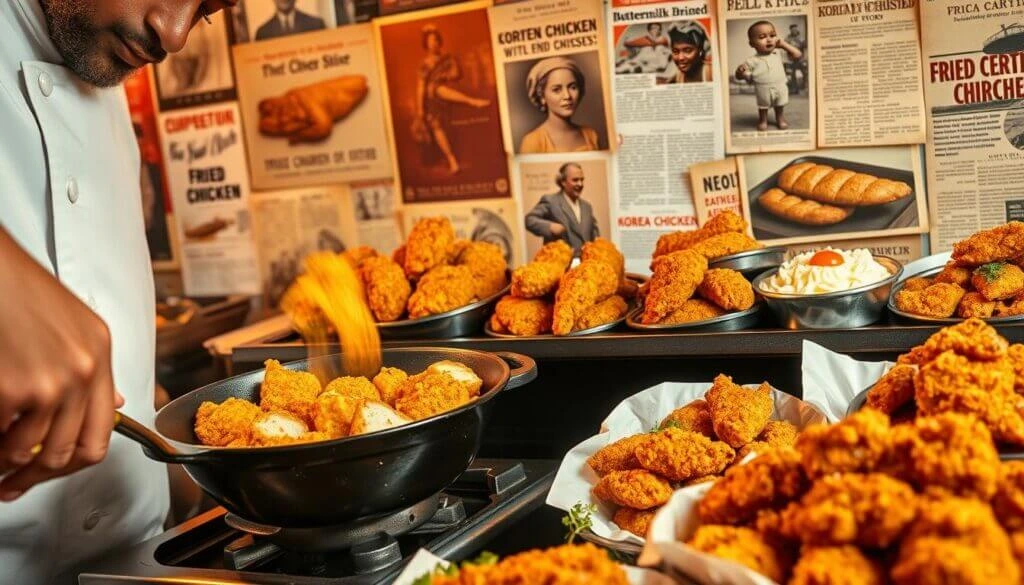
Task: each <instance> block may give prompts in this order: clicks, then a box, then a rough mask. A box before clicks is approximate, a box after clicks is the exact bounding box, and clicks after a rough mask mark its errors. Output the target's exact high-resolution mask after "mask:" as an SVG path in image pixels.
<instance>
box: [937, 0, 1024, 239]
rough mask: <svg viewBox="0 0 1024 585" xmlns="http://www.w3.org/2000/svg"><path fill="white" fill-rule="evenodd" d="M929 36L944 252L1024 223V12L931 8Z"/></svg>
mask: <svg viewBox="0 0 1024 585" xmlns="http://www.w3.org/2000/svg"><path fill="white" fill-rule="evenodd" d="M993 5H997V6H998V7H999V8H1000V9H999V10H996V6H993ZM921 31H922V50H923V53H924V60H925V65H924V75H925V102H926V103H927V107H928V136H929V141H928V143H927V155H928V159H927V161H928V165H927V168H928V199H929V207H930V210H931V214H932V231H931V244H932V251H933V252H945V251H948V250H950V249H951V248H952V246H953V244H954V243H955V242H957V241H958V240H960V239H963V238H966V237H967V236H969V235H971V234H972V233H974V232H975V231H978V230H980V229H984V228H990V227H993V226H995V225H998V224H1001V223H1003V222H1006V221H1010V220H1024V194H1022V192H1024V191H1022V189H1021V185H1022V184H1024V109H1022V108H1021V100H1022V99H1024V52H1022V51H1024V6H1022V5H1018V4H1016V3H1007V2H981V1H980V0H978V1H975V0H955V1H954V0H946V1H931V2H923V3H922V4H921Z"/></svg>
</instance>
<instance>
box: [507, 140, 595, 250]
mask: <svg viewBox="0 0 1024 585" xmlns="http://www.w3.org/2000/svg"><path fill="white" fill-rule="evenodd" d="M608 167H609V164H608V157H607V155H603V154H600V153H589V154H587V153H580V154H566V155H563V156H561V157H559V158H558V159H557V160H551V157H537V156H534V157H526V156H522V157H519V158H518V160H517V162H516V180H517V183H516V185H517V186H516V194H517V196H518V197H519V205H520V207H521V208H522V213H523V217H522V220H521V221H520V222H519V225H522V226H523V228H524V232H525V233H524V237H525V240H526V242H525V243H526V258H533V255H534V254H536V253H537V250H539V249H540V247H541V246H543V245H544V244H546V243H548V242H552V241H554V240H565V241H566V242H567V243H568V244H569V245H570V246H572V248H573V252H574V253H576V254H577V255H578V254H579V252H580V248H582V247H583V244H585V243H587V242H589V241H592V240H593V239H594V238H596V237H598V236H603V237H605V238H608V239H611V238H612V235H611V233H612V229H611V227H612V226H611V209H610V207H611V204H610V198H609V187H610V178H609V168H608Z"/></svg>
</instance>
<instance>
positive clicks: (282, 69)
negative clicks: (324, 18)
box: [233, 24, 392, 189]
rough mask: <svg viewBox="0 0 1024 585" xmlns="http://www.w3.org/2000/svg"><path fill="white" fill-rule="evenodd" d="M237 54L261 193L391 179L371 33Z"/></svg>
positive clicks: (238, 49) (331, 34)
mask: <svg viewBox="0 0 1024 585" xmlns="http://www.w3.org/2000/svg"><path fill="white" fill-rule="evenodd" d="M233 51H234V55H235V71H236V72H237V75H238V100H239V106H240V107H241V109H242V118H243V120H244V122H245V130H246V131H245V140H246V146H247V147H248V152H249V167H250V168H249V170H250V173H251V175H252V186H253V188H254V189H281V188H286V187H299V186H307V185H323V184H325V183H350V182H352V181H365V180H367V179H381V178H389V177H390V176H391V173H392V165H391V156H390V153H389V152H388V137H387V131H386V129H385V127H384V103H383V100H382V92H381V81H380V77H379V75H378V69H377V56H376V50H375V48H374V44H373V27H372V26H371V25H369V24H360V25H353V26H346V27H344V28H341V29H331V30H324V31H320V32H315V33H308V34H304V35H298V36H292V37H284V38H280V39H273V40H269V41H264V42H260V43H249V44H243V45H235V47H234V48H233Z"/></svg>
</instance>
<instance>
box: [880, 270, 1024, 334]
mask: <svg viewBox="0 0 1024 585" xmlns="http://www.w3.org/2000/svg"><path fill="white" fill-rule="evenodd" d="M942 269H943V267H942V266H938V267H936V268H931V269H929V270H925V271H923V272H919V273H917V274H915V275H913V276H911V277H909V278H905V279H903V280H901V281H900V282H898V283H896V284H895V285H893V287H892V291H891V292H890V293H889V304H888V306H889V311H890V312H891V313H892V314H893V315H896V316H897V317H899V318H900V319H905V320H907V321H917V322H920V323H934V324H936V325H955V324H957V323H960V322H961V321H963V320H964V318H963V317H956V316H954V317H929V316H927V315H916V314H914V313H909V312H907V311H904V310H902V309H900V308H898V307H897V306H896V293H898V292H899V291H901V290H903V286H904V285H905V284H906V283H907V280H910V278H931V277H933V276H935V275H936V274H938V273H940V272H942ZM982 319H984V321H985V322H987V323H1016V322H1018V321H1024V314H1021V315H1007V316H1003V317H982Z"/></svg>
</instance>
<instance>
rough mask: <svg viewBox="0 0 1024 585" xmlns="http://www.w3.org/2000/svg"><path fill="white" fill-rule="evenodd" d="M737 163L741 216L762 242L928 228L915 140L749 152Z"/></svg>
mask: <svg viewBox="0 0 1024 585" xmlns="http://www.w3.org/2000/svg"><path fill="white" fill-rule="evenodd" d="M737 168H738V171H739V179H740V195H741V196H742V202H743V211H744V216H745V217H746V218H748V220H749V221H750V224H751V228H752V230H753V235H754V238H756V239H757V240H758V241H760V242H762V243H765V244H786V245H788V244H797V243H804V242H833V241H837V240H847V239H854V238H868V237H877V236H893V235H904V234H920V233H924V232H926V231H927V230H928V214H927V208H926V206H925V193H924V180H923V176H922V165H921V149H920V147H918V146H879V147H876V148H833V149H828V150H815V151H810V152H782V153H770V154H767V153H766V154H756V155H755V154H751V155H743V156H739V157H737Z"/></svg>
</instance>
